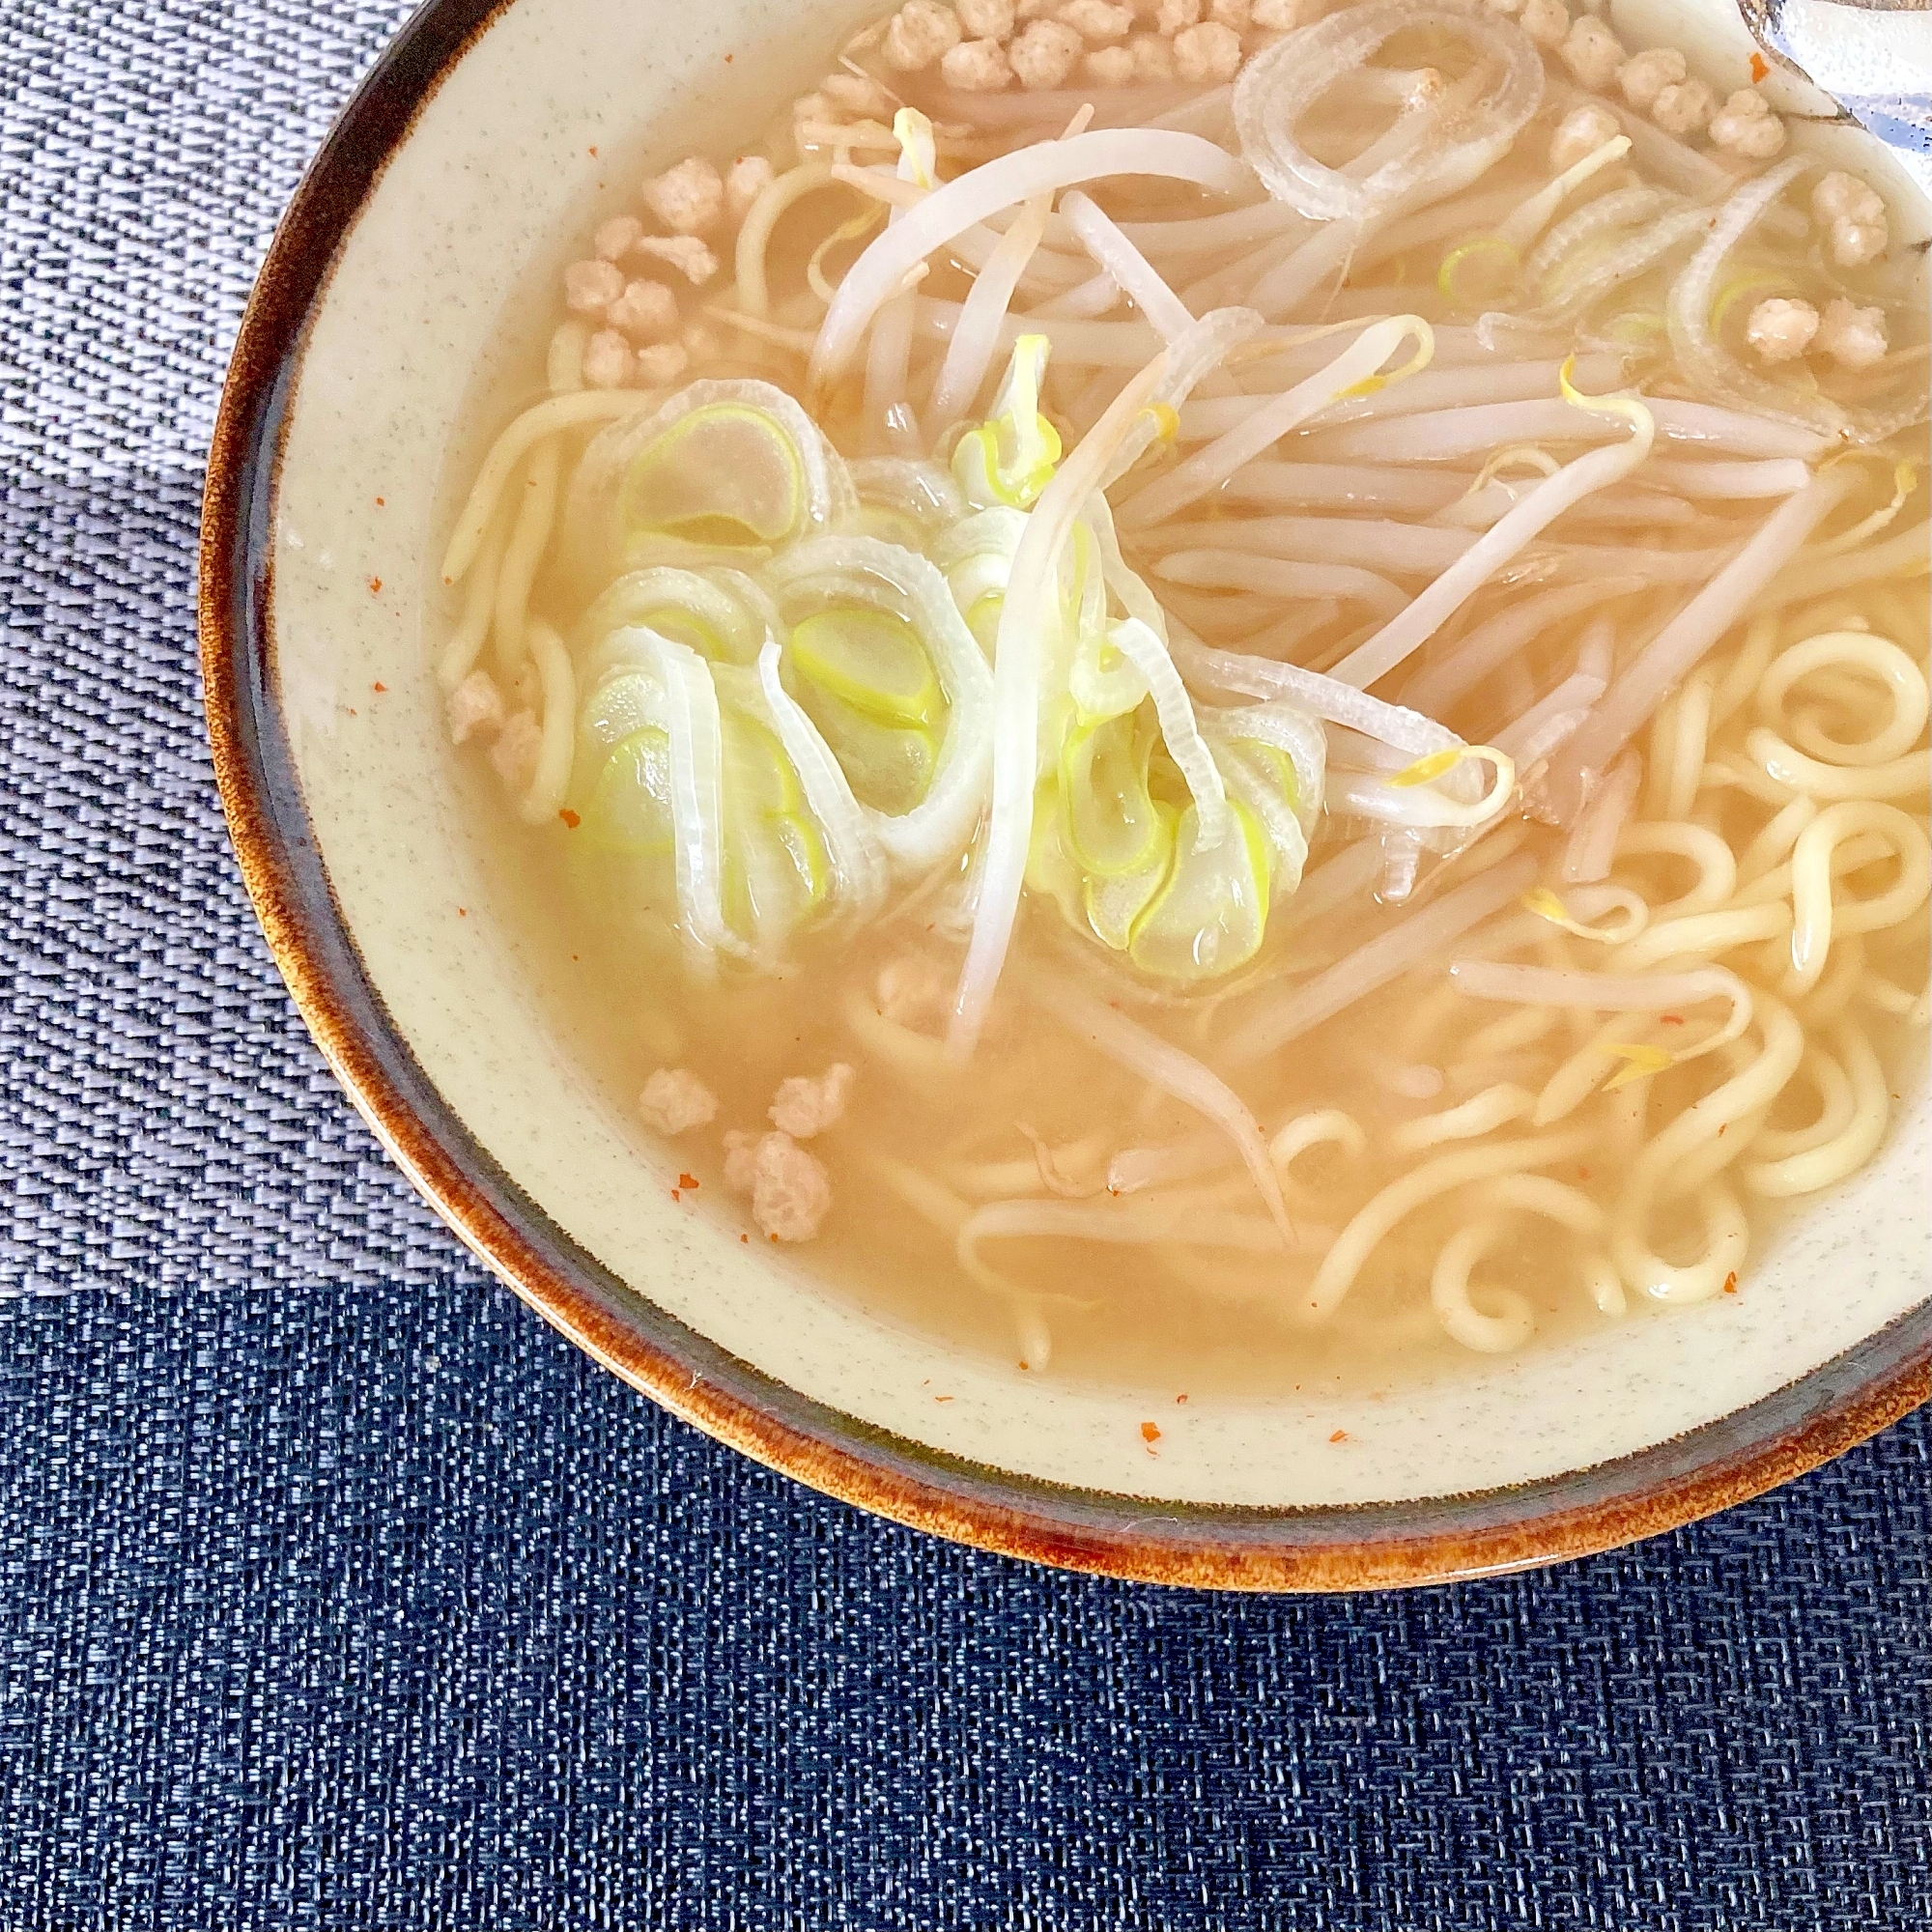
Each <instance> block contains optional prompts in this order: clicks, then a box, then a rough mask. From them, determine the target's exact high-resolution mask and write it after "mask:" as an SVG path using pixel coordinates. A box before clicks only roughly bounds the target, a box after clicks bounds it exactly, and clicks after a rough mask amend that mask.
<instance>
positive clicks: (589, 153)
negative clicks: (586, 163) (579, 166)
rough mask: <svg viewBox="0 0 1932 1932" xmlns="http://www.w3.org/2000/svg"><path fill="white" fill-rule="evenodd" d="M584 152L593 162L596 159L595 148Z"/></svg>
mask: <svg viewBox="0 0 1932 1932" xmlns="http://www.w3.org/2000/svg"><path fill="white" fill-rule="evenodd" d="M585 152H586V153H587V154H588V155H589V156H590V158H591V159H592V160H593V161H594V160H595V159H596V158H597V150H596V149H595V148H590V149H587V150H586V151H585Z"/></svg>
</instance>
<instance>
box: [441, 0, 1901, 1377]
mask: <svg viewBox="0 0 1932 1932" xmlns="http://www.w3.org/2000/svg"><path fill="white" fill-rule="evenodd" d="M1022 15H1023V16H1024V17H1021V16H1022ZM1724 78H1725V77H1723V76H1699V75H1696V74H1693V73H1691V72H1690V71H1689V69H1688V67H1687V64H1686V62H1685V61H1684V59H1683V57H1682V56H1681V55H1679V54H1677V53H1676V52H1674V51H1672V50H1670V49H1667V48H1664V49H1651V50H1642V51H1640V50H1637V49H1634V48H1626V47H1624V46H1623V45H1621V44H1620V43H1618V41H1617V40H1616V38H1615V37H1614V35H1613V34H1612V33H1611V31H1610V29H1609V28H1608V26H1607V25H1605V22H1604V21H1603V20H1602V19H1600V18H1599V17H1597V16H1596V15H1594V14H1587V13H1577V14H1574V15H1573V14H1571V13H1569V12H1568V11H1566V9H1565V8H1564V6H1563V5H1562V4H1560V0H1509V4H1506V5H1490V6H1473V5H1471V6H1437V7H1410V6H1406V5H1394V4H1367V5H1359V6H1344V7H1338V8H1330V7H1324V6H1322V5H1321V4H1320V3H1319V0H1315V4H1310V3H1309V0H1259V4H1258V5H1250V0H1212V4H1211V5H1208V6H1207V7H1205V8H1204V7H1203V6H1202V5H1201V4H1200V0H1161V4H1160V5H1159V6H1158V7H1157V8H1150V7H1148V6H1146V5H1143V6H1141V7H1140V8H1139V9H1138V10H1130V9H1129V8H1128V7H1127V6H1124V5H1115V4H1113V0H1070V3H1069V4H1066V5H1063V6H1060V7H1058V8H1057V9H1056V8H1052V7H1037V6H1022V7H1021V8H1020V9H1019V10H1018V13H1017V14H1016V12H1015V9H1014V7H1013V5H1012V0H959V5H958V6H957V7H956V9H954V8H948V7H942V6H938V5H933V4H929V3H928V0H911V4H909V5H907V6H906V7H904V8H902V9H901V10H900V11H899V12H898V13H897V14H894V15H892V16H891V17H890V18H889V19H887V20H884V21H881V22H880V23H878V24H877V25H876V26H874V27H872V28H870V29H868V30H867V31H866V32H863V33H861V34H860V35H859V36H858V37H857V38H856V39H855V40H854V41H852V42H851V43H849V44H848V45H847V46H845V47H844V48H843V49H842V50H840V52H839V54H838V58H837V60H836V62H835V63H834V64H833V65H831V67H830V68H829V70H828V71H827V74H826V77H825V78H824V80H823V81H822V82H821V83H820V85H818V86H817V87H815V88H813V89H811V90H810V92H809V93H807V94H806V95H805V96H803V97H802V98H801V99H799V100H798V101H797V102H796V103H795V105H794V106H793V108H792V110H791V112H790V113H789V114H788V115H787V116H786V117H785V118H784V120H783V122H782V124H781V126H779V127H777V128H768V129H763V130H759V129H755V128H741V129H737V130H733V131H735V132H736V133H737V134H738V135H739V136H740V137H741V139H742V141H743V145H741V146H737V147H731V148H725V147H723V146H721V147H719V148H718V149H716V150H715V151H713V152H711V153H710V154H708V155H704V156H692V157H689V158H687V159H685V160H683V161H681V162H679V163H677V164H676V165H675V166H672V167H670V168H668V170H666V171H665V172H664V173H662V174H660V175H657V176H654V177H653V178H652V179H651V180H650V181H649V182H647V183H645V184H644V185H643V188H642V191H641V195H640V197H639V199H638V201H637V203H636V205H635V206H634V207H631V208H628V209H626V210H624V211H623V212H620V213H614V214H611V215H610V216H609V218H607V219H605V220H604V221H603V222H602V223H601V224H600V225H590V224H587V225H586V233H585V235H584V236H583V238H582V246H583V252H582V256H581V259H578V260H576V261H574V262H573V263H572V264H571V266H570V267H569V268H568V269H567V270H566V271H565V272H564V274H563V277H562V286H561V289H560V290H553V289H546V290H544V291H542V292H540V293H538V294H535V295H533V296H532V298H531V299H532V300H533V301H535V302H537V303H539V304H543V305H548V306H549V307H550V309H551V310H552V311H553V313H554V332H553V333H552V335H551V337H550V344H549V350H548V356H547V366H546V368H545V370H544V372H543V380H542V383H541V384H540V385H539V386H538V387H537V392H536V393H535V394H533V395H516V396H505V395H500V394H493V395H491V396H490V397H488V398H487V399H486V402H485V407H486V409H487V410H488V412H489V413H490V415H491V417H492V426H493V427H494V426H495V425H496V424H497V423H498V422H500V423H502V424H503V425H504V427H503V428H502V432H501V435H500V436H499V437H498V439H497V441H496V442H495V444H494V445H493V447H492V448H491V450H490V453H489V455H488V457H487V458H486V460H485V461H484V463H483V464H482V466H481V469H480V470H479V472H478V473H477V474H476V476H475V478H474V481H473V487H472V488H470V489H469V495H468V499H467V501H466V503H465V504H464V507H463V509H462V511H461V513H460V515H459V516H458V518H457V520H456V523H455V526H454V529H453V532H452V534H451V537H450V541H449V548H448V553H447V555H446V558H445V560H444V570H443V575H444V577H445V579H446V581H447V582H448V583H449V585H450V599H451V605H450V609H451V621H450V629H449V635H448V638H447V641H446V644H445V645H444V648H443V651H442V656H441V659H440V664H439V666H438V671H439V674H440V679H441V682H442V686H443V689H444V690H445V692H446V693H447V695H448V707H449V719H450V725H451V731H452V736H453V738H454V739H455V740H456V742H457V743H458V744H459V745H460V746H462V747H463V748H464V753H465V755H466V756H474V757H475V758H476V760H477V762H478V768H479V770H480V771H483V772H486V773H488V774H489V780H488V782H489V786H490V788H491V789H492V790H494V791H496V792H497V794H499V797H498V798H497V799H495V800H490V801H489V802H488V804H487V808H486V809H487V810H488V811H489V813H490V815H491V817H492V820H493V822H494V823H495V824H496V825H497V828H498V831H499V837H500V841H501V842H502V843H503V844H504V845H505V846H506V847H508V848H510V849H513V850H514V852H515V853H516V864H517V866H518V867H520V868H521V870H522V872H523V874H524V875H525V878H526V888H527V890H528V891H529V892H530V893H532V894H533V895H534V897H533V899H532V904H533V905H535V906H537V907H538V908H540V910H539V911H537V912H533V915H532V918H533V921H536V922H538V923H545V924H548V925H553V926H554V927H555V929H556V930H558V931H561V932H565V933H567V934H568V935H569V936H568V942H567V945H568V951H569V953H570V955H571V962H570V963H571V970H570V971H569V973H568V974H567V975H566V976H565V983H566V984H567V987H568V991H567V993H566V994H565V997H566V998H567V999H568V1000H569V1002H570V1003H571V1006H572V1009H573V1019H574V1024H575V1025H576V1027H577V1029H578V1030H579V1032H580V1033H581V1034H582V1037H585V1038H586V1039H587V1040H589V1041H591V1042H592V1049H591V1050H592V1051H593V1052H594V1054H595V1057H596V1060H597V1063H598V1065H599V1067H600V1070H601V1071H603V1072H604V1073H605V1074H606V1075H607V1076H608V1077H609V1078H611V1080H613V1081H615V1082H618V1083H620V1084H621V1086H622V1088H623V1090H624V1092H625V1094H626V1098H627V1104H634V1105H635V1106H636V1108H637V1109H638V1112H639V1119H640V1121H641V1122H642V1123H643V1124H644V1125H645V1126H646V1127H648V1128H649V1129H650V1130H651V1131H652V1132H654V1133H656V1134H659V1135H663V1136H666V1137H668V1140H669V1141H670V1143H671V1158H672V1166H673V1167H674V1169H675V1171H676V1173H677V1176H678V1182H679V1191H680V1194H681V1195H689V1196H690V1198H692V1199H694V1200H701V1201H702V1202H704V1203H706V1204H707V1205H708V1204H710V1203H712V1202H713V1201H714V1200H716V1199H718V1198H720V1197H723V1198H724V1200H725V1204H726V1205H725V1211H728V1212H729V1213H730V1214H731V1215H732V1216H733V1217H734V1220H735V1223H736V1225H737V1226H738V1228H739V1231H740V1232H741V1233H742V1235H743V1236H744V1237H745V1238H746V1239H747V1240H748V1241H749V1240H757V1241H773V1242H779V1243H807V1244H810V1252H811V1254H812V1255H813V1257H814V1258H815V1259H816V1260H817V1261H818V1262H819V1263H820V1264H821V1265H822V1267H823V1271H824V1273H825V1275H826V1277H827V1279H828V1281H832V1282H836V1283H838V1284H840V1285H842V1286H843V1287H845V1288H846V1289H848V1290H850V1291H852V1292H856V1293H861V1294H864V1295H866V1296H867V1298H869V1299H870V1300H872V1301H873V1302H875V1303H876V1304H879V1305H883V1306H888V1307H891V1308H893V1309H895V1310H897V1311H899V1312H901V1313H904V1314H906V1315H908V1316H910V1317H911V1318H912V1319H915V1320H917V1321H923V1322H926V1323H929V1324H931V1325H933V1326H935V1327H938V1328H941V1329H943V1330H945V1331H947V1332H948V1333H950V1334H952V1335H956V1336H965V1337H967V1338H969V1339H971V1340H973V1341H974V1342H976V1343H977V1344H978V1345H980V1346H982V1347H984V1348H987V1349H990V1350H997V1351H999V1352H1001V1353H1004V1354H1006V1355H1008V1356H1009V1357H1010V1358H1011V1359H1013V1360H1016V1361H1018V1362H1020V1363H1022V1364H1023V1365H1024V1366H1025V1367H1026V1368H1027V1369H1028V1371H1029V1372H1034V1373H1043V1374H1049V1375H1070V1374H1104V1375H1107V1376H1110V1377H1112V1376H1130V1377H1133V1378H1138V1379H1143V1380H1151V1381H1153V1382H1156V1383H1163V1384H1164V1383H1167V1382H1172V1383H1173V1384H1174V1385H1175V1387H1176V1388H1177V1390H1185V1389H1187V1388H1189V1387H1190V1386H1191V1385H1201V1384H1205V1383H1209V1382H1218V1383H1221V1384H1224V1385H1225V1384H1236V1385H1242V1386H1248V1387H1256V1388H1267V1387H1280V1386H1290V1385H1293V1384H1296V1383H1298V1382H1301V1381H1304V1380H1306V1379H1308V1378H1317V1377H1320V1378H1333V1377H1336V1376H1341V1377H1344V1378H1369V1379H1371V1380H1377V1379H1380V1378H1385V1377H1386V1376H1387V1375H1388V1374H1390V1373H1391V1371H1392V1365H1393V1364H1401V1365H1402V1367H1403V1369H1404V1372H1406V1373H1419V1372H1421V1371H1422V1370H1423V1369H1424V1368H1426V1367H1428V1366H1430V1365H1432V1364H1440V1363H1441V1362H1444V1361H1447V1360H1453V1359H1455V1358H1457V1357H1459V1356H1460V1357H1462V1358H1463V1359H1466V1355H1467V1351H1477V1352H1481V1353H1498V1352H1506V1351H1510V1350H1518V1349H1521V1348H1523V1347H1525V1346H1526V1345H1528V1344H1529V1343H1530V1342H1531V1338H1532V1337H1533V1336H1535V1335H1536V1334H1538V1333H1542V1334H1545V1335H1548V1334H1549V1333H1552V1332H1561V1331H1564V1330H1575V1329H1577V1328H1578V1327H1582V1326H1586V1325H1588V1324H1594V1323H1605V1322H1614V1321H1630V1320H1633V1319H1641V1318H1642V1317H1643V1316H1644V1314H1645V1312H1646V1311H1654V1310H1659V1309H1661V1310H1665V1311H1667V1310H1669V1309H1671V1308H1674V1307H1677V1306H1679V1305H1681V1304H1687V1303H1693V1302H1700V1301H1704V1300H1707V1299H1709V1298H1711V1297H1713V1296H1718V1295H1722V1294H1727V1293H1749V1292H1750V1289H1751V1268H1752V1258H1753V1256H1754V1255H1755V1254H1756V1253H1758V1252H1759V1251H1760V1250H1761V1248H1762V1246H1763V1244H1764V1241H1765V1239H1766V1236H1767V1232H1768V1230H1769V1228H1770V1227H1771V1226H1772V1224H1773V1221H1774V1219H1775V1216H1776V1214H1777V1213H1778V1212H1779V1211H1781V1210H1782V1209H1783V1208H1784V1206H1785V1204H1790V1203H1799V1204H1802V1203H1803V1201H1804V1199H1805V1197H1807V1196H1809V1195H1812V1194H1814V1193H1817V1192H1818V1191H1820V1190H1822V1189H1825V1188H1829V1187H1831V1186H1832V1185H1833V1183H1834V1182H1836V1181H1838V1180H1841V1179H1844V1178H1845V1177H1846V1176H1848V1175H1850V1174H1852V1173H1853V1172H1855V1171H1856V1170H1858V1169H1859V1168H1860V1167H1861V1166H1863V1165H1864V1164H1865V1163H1866V1162H1868V1161H1869V1160H1870V1159H1871V1158H1872V1157H1873V1155H1874V1154H1875V1153H1876V1152H1877V1151H1878V1149H1879V1148H1880V1146H1881V1144H1882V1142H1883V1140H1884V1137H1885V1134H1886V1131H1887V1128H1888V1124H1889V1121H1890V1119H1891V1118H1892V1115H1893V1113H1894V1112H1895V1111H1896V1107H1897V1104H1898V1100H1899V1096H1900V1094H1903V1093H1904V1091H1905V1088H1904V1086H1903V1085H1902V1083H1903V1082H1905V1081H1908V1080H1917V1079H1918V1078H1919V1077H1920V1074H1921V1073H1922V1065H1923V1060H1924V1039H1925V1029H1926V1024H1927V994H1926V980H1927V945H1926V922H1925V917H1924V908H1925V902H1926V896H1927V875H1928V846H1927V831H1926V789H1927V757H1928V753H1927V750H1926V714H1927V682H1926V649H1927V603H1926V593H1925V574H1926V568H1927V530H1926V524H1925V496H1924V492H1923V491H1922V490H1921V489H1920V487H1919V484H1918V469H1917V467H1916V466H1917V463H1918V457H1919V452H1920V451H1921V449H1922V443H1923V437H1924V421H1925V416H1926V376H1927V361H1926V327H1925V298H1924V279H1923V266H1924V264H1923V250H1922V248H1920V247H1918V246H1910V245H1906V244H1905V242H1904V241H1903V240H1902V239H1901V236H1900V235H1899V234H1898V233H1895V231H1896V230H1897V229H1898V227H1899V222H1900V216H1899V214H1898V213H1897V212H1896V211H1895V210H1893V209H1892V208H1891V207H1889V205H1888V203H1887V201H1886V199H1885V198H1884V196H1883V195H1882V194H1881V193H1880V191H1879V189H1878V188H1877V186H1875V185H1873V183H1872V182H1870V181H1867V180H1866V179H1865V178H1864V177H1863V175H1861V173H1858V172H1855V171H1851V170H1848V169H1846V168H1845V167H1844V166H1843V165H1842V156H1840V157H1838V158H1836V159H1828V158H1827V157H1825V156H1823V155H1821V154H1820V153H1818V152H1816V151H1815V150H1813V149H1812V148H1810V147H1807V146H1806V145H1805V143H1804V140H1803V139H1802V138H1800V137H1801V135H1802V133H1803V131H1804V130H1803V129H1801V128H1798V127H1796V126H1795V125H1794V124H1792V123H1789V122H1787V121H1786V120H1785V119H1784V118H1783V117H1782V116H1781V115H1780V114H1779V112H1778V111H1777V109H1776V104H1775V103H1774V102H1773V101H1772V100H1771V99H1770V98H1769V97H1768V96H1767V95H1766V94H1765V92H1764V91H1762V90H1761V89H1759V88H1757V87H1755V86H1753V85H1750V84H1748V77H1747V76H1745V75H1742V74H1740V75H1736V76H1731V77H1729V78H1730V80H1731V81H1732V82H1733V83H1734V84H1733V85H1730V86H1728V87H1727V86H1725V85H1717V84H1714V82H1720V81H1722V80H1723V79H1724ZM519 826H521V827H522V828H523V829H522V830H521V831H518V830H516V828H518V827H519ZM644 1172H653V1173H654V1172H655V1169H650V1168H648V1167H647V1164H646V1162H645V1160H644V1158H643V1157H642V1156H641V1155H640V1174H642V1173H644ZM694 1184H695V1188H696V1192H695V1193H693V1192H692V1190H693V1188H694ZM1820 1292H1825V1291H1824V1289H1823V1287H1822V1285H1821V1290H1820Z"/></svg>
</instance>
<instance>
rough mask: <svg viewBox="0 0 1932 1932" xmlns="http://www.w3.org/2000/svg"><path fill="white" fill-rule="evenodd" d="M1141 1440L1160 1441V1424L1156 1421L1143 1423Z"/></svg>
mask: <svg viewBox="0 0 1932 1932" xmlns="http://www.w3.org/2000/svg"><path fill="white" fill-rule="evenodd" d="M1141 1440H1142V1441H1143V1442H1158V1441H1159V1440H1160V1425H1159V1424H1158V1423H1155V1422H1144V1423H1142V1424H1141Z"/></svg>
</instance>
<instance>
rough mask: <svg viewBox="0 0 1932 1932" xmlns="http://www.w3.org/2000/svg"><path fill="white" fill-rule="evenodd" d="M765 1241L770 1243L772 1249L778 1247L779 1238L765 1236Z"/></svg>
mask: <svg viewBox="0 0 1932 1932" xmlns="http://www.w3.org/2000/svg"><path fill="white" fill-rule="evenodd" d="M765 1239H766V1240H768V1241H770V1242H771V1244H772V1245H773V1246H774V1247H776V1246H777V1245H778V1239H779V1237H778V1236H776V1235H767V1236H765Z"/></svg>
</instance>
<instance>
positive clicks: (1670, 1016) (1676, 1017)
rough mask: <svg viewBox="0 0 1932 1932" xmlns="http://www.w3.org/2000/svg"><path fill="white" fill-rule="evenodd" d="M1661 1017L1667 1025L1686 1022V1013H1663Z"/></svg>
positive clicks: (1680, 1024) (1677, 1024) (1679, 1024)
mask: <svg viewBox="0 0 1932 1932" xmlns="http://www.w3.org/2000/svg"><path fill="white" fill-rule="evenodd" d="M1659 1017H1660V1018H1661V1019H1662V1021H1663V1024H1664V1025H1665V1026H1682V1025H1683V1024H1684V1015H1683V1014H1682V1013H1662V1014H1660V1015H1659Z"/></svg>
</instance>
